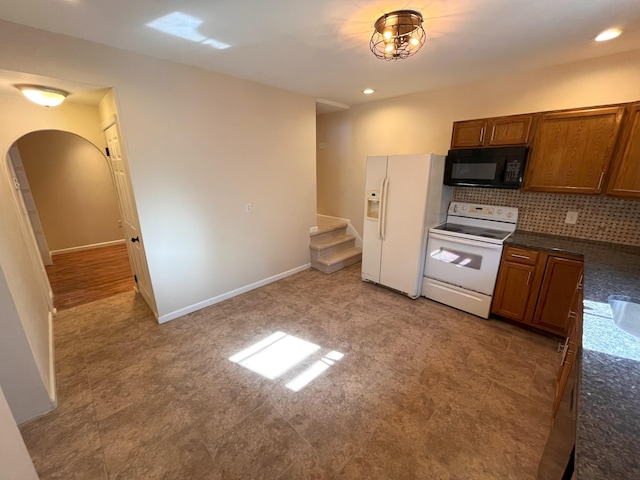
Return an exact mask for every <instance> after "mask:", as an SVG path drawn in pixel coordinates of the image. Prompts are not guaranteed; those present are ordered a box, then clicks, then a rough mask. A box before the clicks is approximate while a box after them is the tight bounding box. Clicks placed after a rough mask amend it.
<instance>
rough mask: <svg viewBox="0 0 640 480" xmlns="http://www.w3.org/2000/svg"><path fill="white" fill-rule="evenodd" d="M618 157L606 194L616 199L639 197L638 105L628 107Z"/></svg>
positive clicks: (639, 142)
mask: <svg viewBox="0 0 640 480" xmlns="http://www.w3.org/2000/svg"><path fill="white" fill-rule="evenodd" d="M625 123H626V125H627V126H626V128H625V132H624V134H623V137H622V138H621V143H620V147H621V148H620V149H619V150H618V152H619V156H618V158H616V159H615V160H614V163H615V165H614V167H613V172H612V175H611V180H610V181H609V186H608V188H607V193H608V194H609V195H615V196H618V197H632V198H638V197H640V103H636V104H633V105H631V106H630V107H629V117H628V119H627V121H626V122H625Z"/></svg>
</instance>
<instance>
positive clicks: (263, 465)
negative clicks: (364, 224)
mask: <svg viewBox="0 0 640 480" xmlns="http://www.w3.org/2000/svg"><path fill="white" fill-rule="evenodd" d="M359 269H360V265H359V264H358V265H354V266H352V267H349V268H348V269H345V270H343V271H340V272H338V273H335V274H333V275H330V276H326V275H323V274H321V273H319V272H316V271H314V270H308V271H305V272H302V273H299V274H297V275H294V276H291V277H288V278H286V279H284V280H281V281H279V282H276V283H273V284H270V285H267V286H265V287H262V288H260V289H257V290H254V291H251V292H249V293H246V294H244V295H241V296H238V297H235V298H232V299H230V300H227V301H225V302H222V303H219V304H217V305H214V306H212V307H209V308H206V309H203V310H200V311H198V312H195V313H193V314H190V315H187V316H185V317H182V318H180V319H177V320H174V321H172V322H169V323H166V324H164V325H158V324H157V323H155V321H154V320H153V317H152V316H151V315H150V313H149V311H148V309H147V308H146V305H145V304H144V302H143V301H142V300H141V299H139V298H137V297H135V296H134V295H133V294H129V293H125V294H120V295H117V296H114V297H111V298H109V299H106V300H100V301H98V302H95V303H92V304H88V305H83V306H79V307H75V308H73V309H69V310H65V311H62V312H60V314H59V316H58V317H57V318H56V320H55V343H56V368H57V381H58V392H59V407H58V408H57V409H56V410H55V411H53V412H52V413H50V414H47V415H45V416H44V417H41V418H39V419H36V420H34V421H32V422H29V423H27V424H24V425H22V426H21V431H22V435H23V437H24V439H25V442H26V444H27V447H28V448H29V451H30V453H31V456H32V458H33V461H34V464H35V466H36V469H37V470H38V472H39V474H40V476H41V478H42V479H43V480H49V479H65V480H69V479H83V480H85V479H91V480H94V479H95V480H100V479H107V478H108V479H160V478H162V479H189V480H197V479H251V480H255V479H281V480H285V479H287V480H289V479H330V478H339V479H434V480H445V479H446V480H462V479H470V480H471V479H473V480H483V479H505V480H507V479H508V480H516V479H517V480H529V479H534V478H535V477H536V471H537V463H538V460H539V458H540V456H541V453H542V450H543V448H544V443H545V441H546V436H547V434H548V431H549V426H550V421H551V418H550V408H551V400H552V396H553V382H554V376H555V371H556V368H557V364H558V362H559V358H558V354H557V353H556V351H555V347H556V342H555V341H554V340H552V339H550V338H547V337H544V336H541V335H537V334H534V333H530V332H527V331H525V330H522V329H520V328H517V327H514V326H511V325H507V324H505V323H503V322H498V321H495V320H491V321H486V320H482V319H479V318H477V317H473V316H471V315H467V314H464V313H462V312H459V311H457V310H454V309H451V308H449V307H446V306H443V305H440V304H437V303H433V302H431V301H429V300H426V299H424V298H421V299H418V300H410V299H408V298H405V297H403V296H401V295H399V294H397V293H393V292H390V291H388V290H385V289H383V288H381V287H378V286H374V285H370V284H366V283H363V282H361V281H360V276H359V272H360V270H359ZM277 332H282V333H280V334H278V336H277V337H273V335H274V334H276V333H277ZM285 334H286V335H288V336H286V337H285ZM267 337H270V341H271V344H270V345H269V346H264V345H263V347H264V348H262V350H259V349H258V348H256V349H254V350H259V351H257V352H253V356H251V355H250V354H251V353H252V352H247V351H244V352H243V350H244V349H246V348H247V347H249V346H251V345H253V344H255V342H257V341H259V340H263V339H265V338H267ZM303 340H304V341H303ZM283 345H288V347H289V348H288V349H287V351H288V352H289V357H287V356H283V355H281V353H282V351H281V350H279V347H280V346H283ZM293 353H296V354H298V357H299V358H302V361H300V362H299V363H297V364H296V365H294V366H292V367H291V368H290V369H288V370H286V371H285V372H284V373H282V374H281V375H279V376H276V373H274V372H275V370H274V369H275V367H281V368H280V370H285V366H283V362H286V360H287V358H290V356H291V355H293ZM234 355H235V357H234V359H235V360H236V363H234V362H232V361H230V360H229V357H232V356H234ZM341 355H343V356H341ZM237 362H246V363H247V364H249V365H250V366H252V368H254V369H256V370H263V371H264V373H265V374H266V375H271V376H276V378H275V379H273V380H270V379H268V378H266V377H264V376H262V375H259V374H258V373H255V372H254V371H252V370H249V369H248V368H245V367H244V366H242V365H240V364H239V363H237ZM322 369H324V371H322V372H321V373H320V375H318V376H316V377H315V378H313V375H312V373H313V372H316V373H317V372H319V371H321V370H322ZM305 372H306V374H305ZM309 380H311V381H309ZM305 381H308V382H309V383H307V384H306V386H304V387H302V388H301V386H302V384H303V383H305ZM292 388H294V389H298V391H294V390H292Z"/></svg>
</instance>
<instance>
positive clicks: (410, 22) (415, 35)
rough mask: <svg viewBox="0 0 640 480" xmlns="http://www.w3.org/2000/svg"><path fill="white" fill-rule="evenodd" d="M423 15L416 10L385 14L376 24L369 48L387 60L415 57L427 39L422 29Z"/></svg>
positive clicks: (377, 55)
mask: <svg viewBox="0 0 640 480" xmlns="http://www.w3.org/2000/svg"><path fill="white" fill-rule="evenodd" d="M423 21H424V20H423V18H422V14H421V13H420V12H416V11H415V10H397V11H395V12H391V13H385V14H384V15H383V16H381V17H380V18H379V19H378V20H376V23H375V24H374V28H375V31H374V32H373V35H372V36H371V42H370V43H369V47H370V48H371V51H372V52H373V54H374V55H375V56H376V57H378V58H383V59H385V60H399V59H401V58H407V57H410V56H411V55H414V54H415V53H416V52H417V51H418V50H420V48H421V47H422V45H424V41H425V39H426V37H427V35H426V33H425V32H424V28H422V22H423Z"/></svg>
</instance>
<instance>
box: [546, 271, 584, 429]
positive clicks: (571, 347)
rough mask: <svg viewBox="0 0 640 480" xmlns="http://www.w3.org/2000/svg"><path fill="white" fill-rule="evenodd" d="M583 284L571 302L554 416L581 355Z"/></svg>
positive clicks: (555, 397)
mask: <svg viewBox="0 0 640 480" xmlns="http://www.w3.org/2000/svg"><path fill="white" fill-rule="evenodd" d="M582 301H583V292H582V282H580V283H579V284H578V287H577V288H576V290H575V291H574V292H573V297H572V300H571V310H569V315H568V318H569V327H570V331H569V336H568V337H567V339H566V341H565V343H564V347H563V352H562V363H561V364H560V370H559V371H558V378H557V382H556V392H555V396H554V399H553V416H554V417H555V416H556V413H558V408H559V407H560V402H561V401H562V397H563V395H564V390H565V388H566V387H567V381H568V380H569V375H570V373H571V368H572V367H573V364H574V362H575V361H576V356H577V355H579V354H580V347H581V346H582Z"/></svg>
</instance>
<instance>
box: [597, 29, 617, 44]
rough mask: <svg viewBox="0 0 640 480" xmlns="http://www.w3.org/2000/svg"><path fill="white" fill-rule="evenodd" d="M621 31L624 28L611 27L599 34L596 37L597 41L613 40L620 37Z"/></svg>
mask: <svg viewBox="0 0 640 480" xmlns="http://www.w3.org/2000/svg"><path fill="white" fill-rule="evenodd" d="M621 33H622V30H620V29H618V28H610V29H608V30H605V31H604V32H601V33H600V34H598V36H597V37H596V42H606V41H607V40H613V39H614V38H618V37H619V36H620V34H621Z"/></svg>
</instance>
